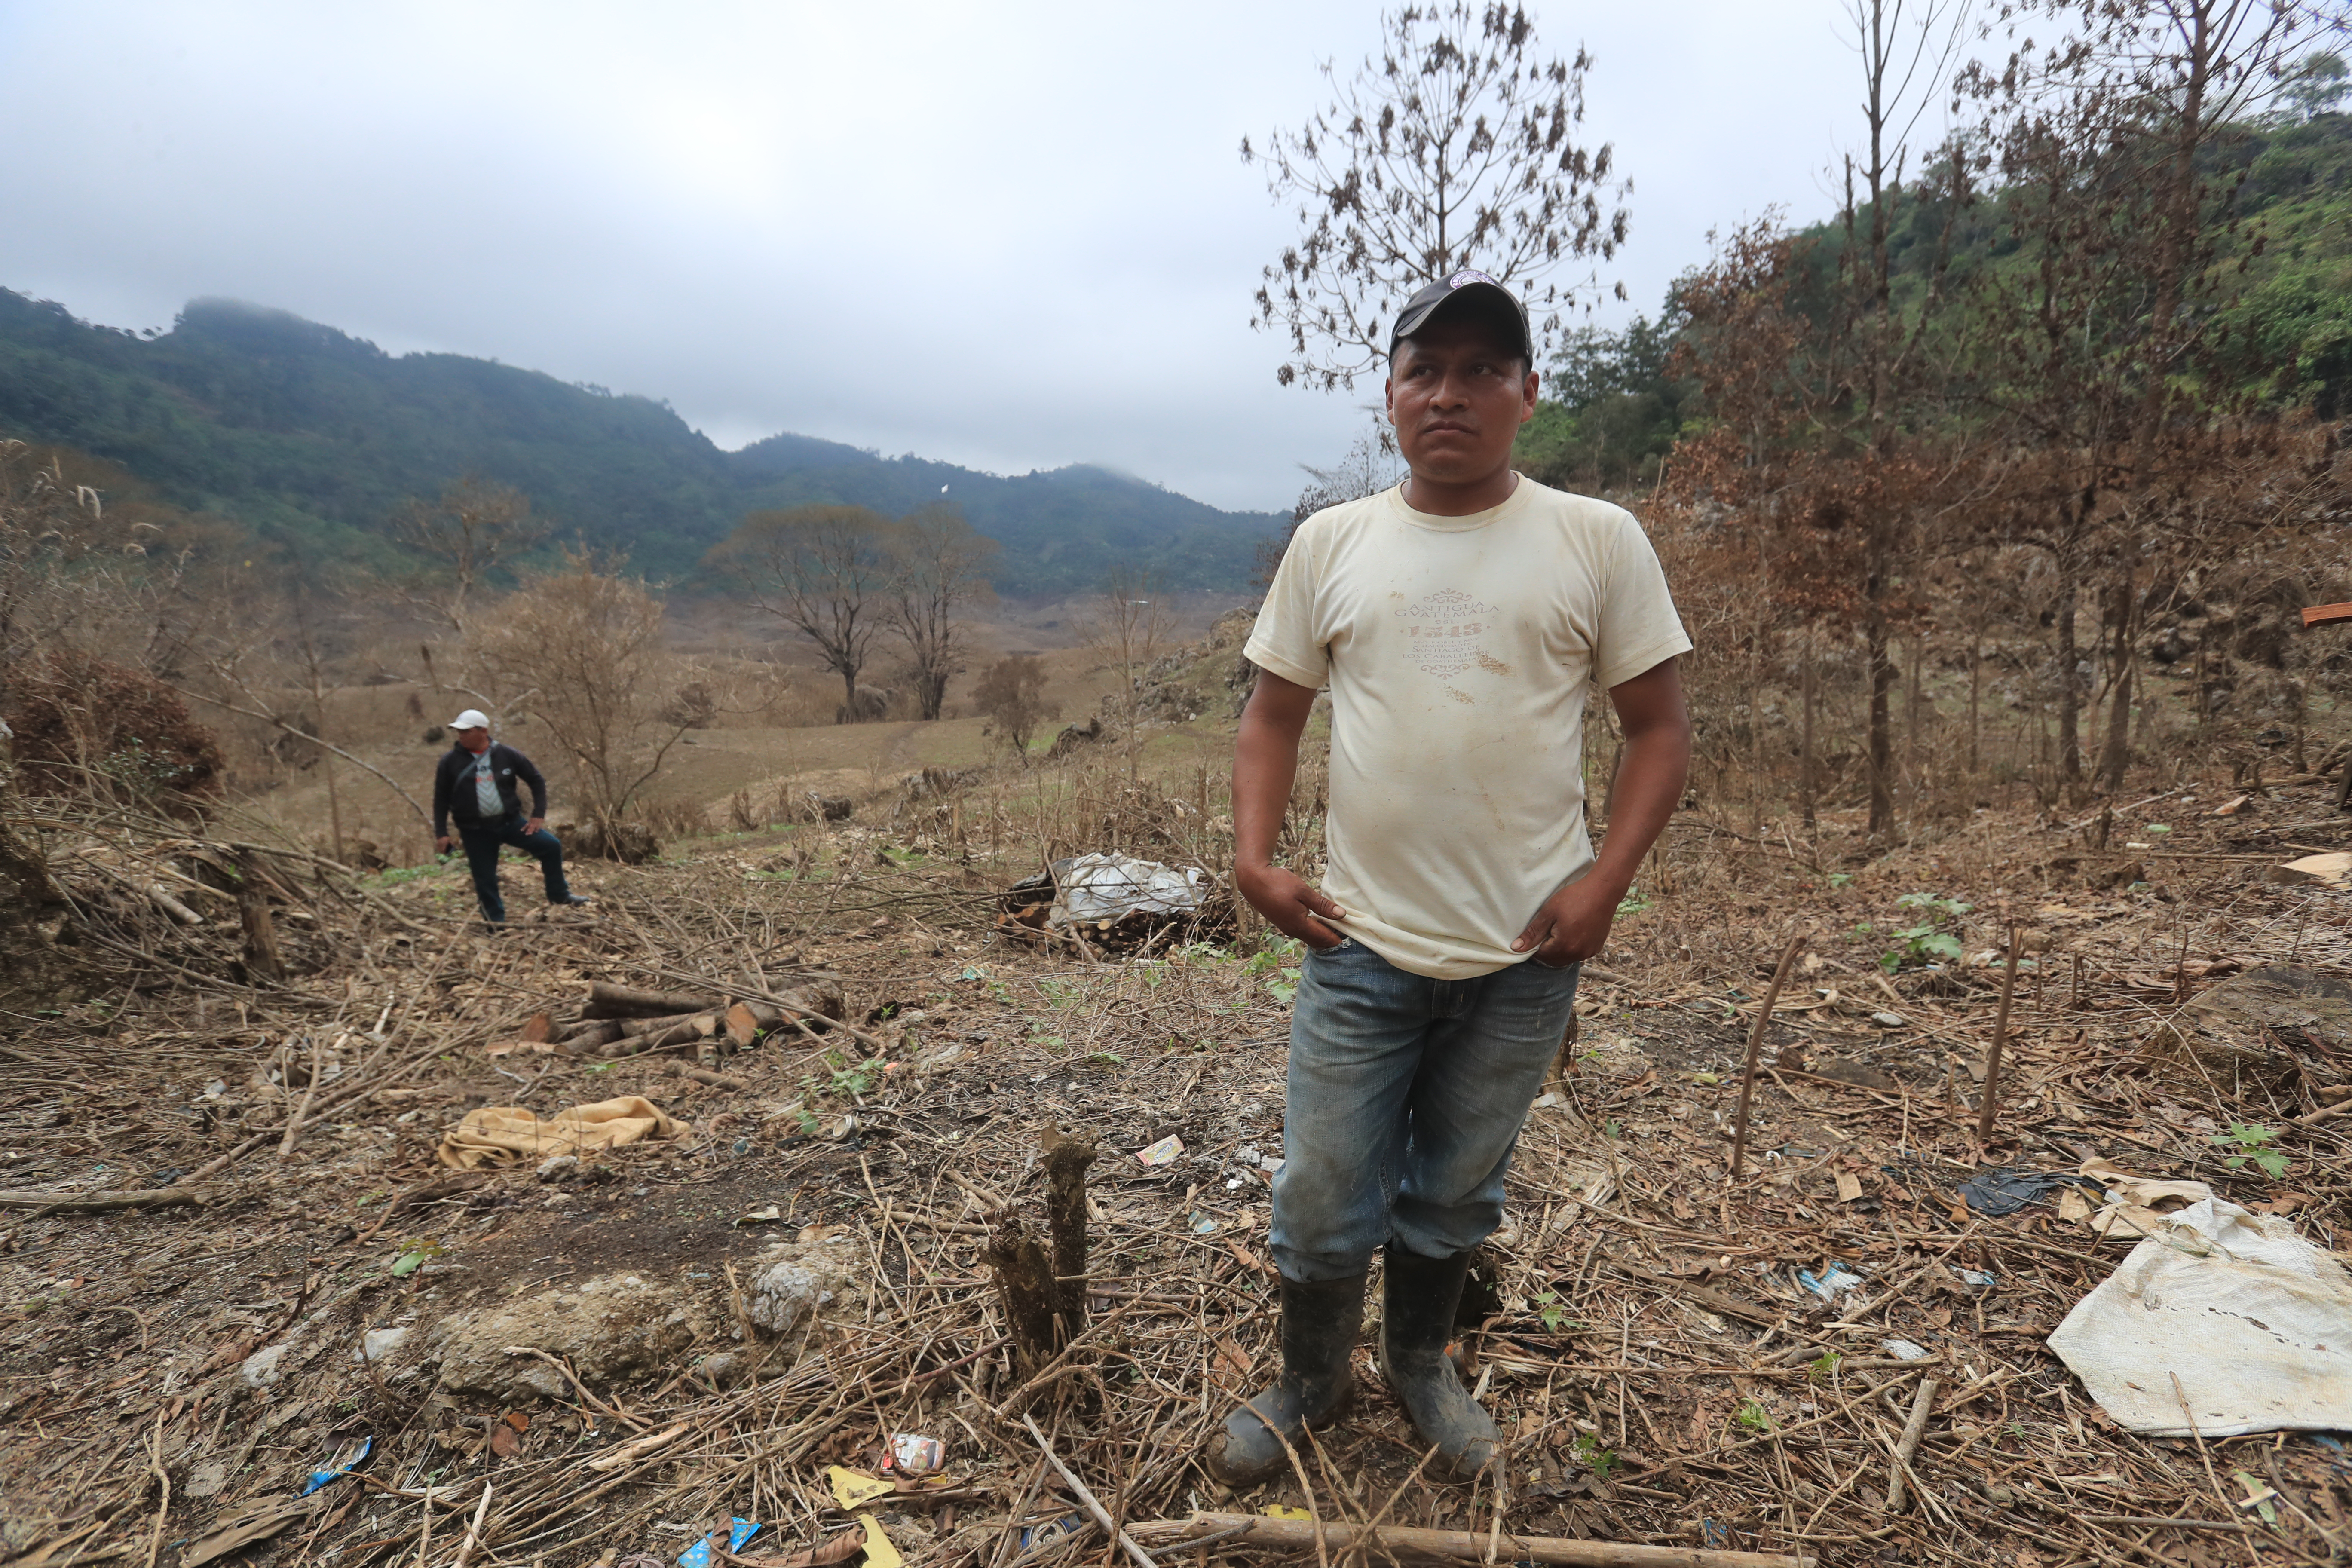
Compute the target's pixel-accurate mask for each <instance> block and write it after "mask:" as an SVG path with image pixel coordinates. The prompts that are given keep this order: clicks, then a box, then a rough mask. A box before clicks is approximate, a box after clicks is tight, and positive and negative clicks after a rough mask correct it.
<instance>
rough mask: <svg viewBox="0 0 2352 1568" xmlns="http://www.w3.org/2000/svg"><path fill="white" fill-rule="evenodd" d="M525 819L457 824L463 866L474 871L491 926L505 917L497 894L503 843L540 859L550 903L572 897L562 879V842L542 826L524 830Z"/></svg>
mask: <svg viewBox="0 0 2352 1568" xmlns="http://www.w3.org/2000/svg"><path fill="white" fill-rule="evenodd" d="M527 820H529V819H528V818H525V817H520V816H509V817H508V818H507V819H506V820H505V821H503V822H497V823H485V824H483V825H482V826H478V827H471V826H467V825H466V824H465V823H462V822H461V823H459V824H457V837H458V838H459V840H460V841H461V842H463V843H464V844H465V846H466V865H467V868H469V869H471V870H472V872H473V873H474V896H475V897H476V898H478V899H479V900H482V918H483V919H484V920H486V921H489V922H490V923H491V924H492V925H504V924H506V920H507V906H506V900H503V899H501V898H499V848H500V847H503V846H506V845H509V844H511V845H512V846H514V847H516V848H517V849H520V850H521V851H522V852H523V853H524V854H526V855H529V856H530V857H531V858H534V859H536V860H537V861H538V862H539V868H540V870H541V872H543V873H544V874H545V875H546V878H547V901H548V902H549V903H551V904H560V903H562V902H563V901H564V900H567V899H569V898H570V897H571V896H572V889H571V887H570V885H569V884H567V883H566V882H565V881H564V879H563V841H562V839H560V838H558V837H555V835H554V834H552V833H550V832H549V831H548V830H547V829H546V828H544V827H542V828H541V829H540V830H539V831H538V832H536V833H525V832H524V831H523V824H524V822H526V821H527Z"/></svg>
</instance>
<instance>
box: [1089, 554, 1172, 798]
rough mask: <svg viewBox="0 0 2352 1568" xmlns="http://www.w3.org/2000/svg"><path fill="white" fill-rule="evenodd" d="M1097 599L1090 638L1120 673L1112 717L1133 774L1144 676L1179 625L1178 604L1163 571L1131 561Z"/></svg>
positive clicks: (1115, 569) (1116, 571) (1116, 572)
mask: <svg viewBox="0 0 2352 1568" xmlns="http://www.w3.org/2000/svg"><path fill="white" fill-rule="evenodd" d="M1096 602H1097V605H1099V606H1100V610H1099V614H1098V618H1097V620H1095V621H1094V622H1093V623H1092V624H1091V625H1090V626H1088V628H1087V640H1088V641H1089V642H1090V643H1091V644H1092V645H1093V646H1094V647H1096V648H1097V650H1099V651H1100V652H1101V653H1102V654H1104V655H1105V656H1106V658H1107V662H1108V664H1109V666H1110V668H1111V669H1112V670H1113V671H1115V672H1116V673H1117V675H1118V689H1117V690H1116V691H1114V692H1113V693H1112V694H1111V699H1110V709H1111V716H1112V717H1113V718H1114V719H1116V720H1117V721H1118V726H1119V739H1120V743H1121V745H1122V747H1123V748H1124V749H1125V751H1126V752H1127V772H1128V776H1129V777H1130V778H1132V777H1133V776H1134V775H1135V763H1136V753H1137V752H1138V751H1139V740H1140V736H1141V733H1142V726H1143V695H1144V694H1143V679H1144V677H1145V675H1146V674H1147V673H1149V672H1150V668H1151V666H1152V664H1153V662H1154V661H1155V660H1157V659H1158V658H1159V657H1160V650H1161V649H1162V648H1163V647H1165V646H1166V645H1167V642H1168V638H1169V637H1170V635H1171V633H1173V632H1174V631H1175V629H1176V615H1175V605H1174V604H1173V602H1172V601H1171V599H1170V597H1169V595H1168V593H1167V585H1166V584H1163V583H1162V582H1161V581H1160V575H1159V574H1157V573H1155V572H1151V571H1149V570H1147V569H1145V568H1143V567H1140V566H1131V565H1129V566H1114V567H1112V568H1111V572H1110V575H1109V576H1108V577H1107V578H1105V579H1104V581H1103V586H1102V592H1101V594H1100V595H1099V596H1098V597H1097V601H1096Z"/></svg>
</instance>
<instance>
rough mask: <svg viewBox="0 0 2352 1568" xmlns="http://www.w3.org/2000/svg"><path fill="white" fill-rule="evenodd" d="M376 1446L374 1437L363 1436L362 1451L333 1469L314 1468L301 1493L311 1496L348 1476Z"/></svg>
mask: <svg viewBox="0 0 2352 1568" xmlns="http://www.w3.org/2000/svg"><path fill="white" fill-rule="evenodd" d="M374 1447H375V1439H374V1438H373V1437H362V1438H361V1439H360V1451H359V1452H358V1453H356V1454H353V1455H352V1457H351V1458H348V1459H346V1460H344V1461H343V1462H342V1463H341V1465H339V1466H337V1467H335V1468H332V1469H325V1470H312V1471H311V1472H310V1479H309V1480H308V1481H307V1482H305V1483H304V1484H303V1487H302V1494H301V1495H302V1496H304V1497H309V1496H310V1494H311V1493H312V1492H314V1491H317V1490H318V1489H320V1487H323V1486H325V1485H326V1484H327V1483H328V1482H330V1481H340V1480H341V1479H343V1478H344V1477H345V1476H348V1475H350V1474H351V1473H352V1471H353V1470H356V1469H358V1468H360V1461H361V1460H362V1459H364V1458H367V1457H368V1455H369V1453H370V1452H371V1451H373V1449H374Z"/></svg>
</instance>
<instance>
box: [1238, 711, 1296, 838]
mask: <svg viewBox="0 0 2352 1568" xmlns="http://www.w3.org/2000/svg"><path fill="white" fill-rule="evenodd" d="M1297 777H1298V737H1297V735H1291V734H1285V733H1284V732H1283V731H1281V730H1280V729H1279V728H1278V727H1276V726H1275V725H1272V724H1268V723H1265V722H1262V721H1258V722H1253V721H1252V720H1251V719H1250V718H1249V717H1248V716H1247V715H1244V718H1243V720H1242V727H1241V733H1240V734H1239V735H1237V736H1236V737H1234V864H1235V865H1239V866H1253V867H1255V866H1270V865H1272V864H1273V863H1274V847H1275V842H1276V840H1277V839H1278V838H1280V837H1281V836H1282V817H1283V812H1284V809H1285V808H1286V807H1287V806H1288V805H1289V804H1290V786H1291V785H1292V784H1294V783H1295V782H1296V781H1297Z"/></svg>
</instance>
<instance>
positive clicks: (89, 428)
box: [0, 289, 1276, 595]
mask: <svg viewBox="0 0 2352 1568" xmlns="http://www.w3.org/2000/svg"><path fill="white" fill-rule="evenodd" d="M0 437H17V438H20V439H25V440H30V441H34V442H37V443H43V444H49V445H56V446H61V447H73V448H76V449H78V450H80V451H83V452H87V453H89V454H91V455H92V456H95V457H98V458H104V459H106V460H107V461H109V462H111V463H114V464H117V465H119V466H121V468H124V469H126V470H128V471H129V472H130V473H131V475H133V476H135V477H136V478H137V479H140V480H142V481H143V482H144V483H145V484H147V485H149V486H152V487H153V489H154V491H155V492H156V493H157V495H158V496H159V497H160V498H161V499H163V500H168V501H170V502H171V503H173V504H174V505H177V506H180V507H183V508H186V509H189V510H204V511H211V512H215V513H218V514H221V515H224V516H226V517H228V518H230V519H233V520H235V521H237V522H240V523H242V524H244V525H245V526H246V527H247V528H248V529H250V530H252V531H254V532H255V533H256V534H257V535H258V536H259V537H260V538H261V539H262V540H263V541H265V542H267V543H268V544H269V545H272V546H275V547H276V548H277V549H278V551H280V552H283V553H284V554H285V555H286V556H287V557H289V559H290V560H291V561H292V562H293V563H297V564H301V563H316V562H320V561H323V560H327V559H331V558H339V557H341V558H348V557H353V556H357V557H362V558H365V557H367V556H370V555H373V554H376V553H379V552H387V551H389V550H390V548H391V547H390V545H389V543H388V542H387V536H386V534H385V531H384V529H385V524H386V521H387V520H388V519H389V518H390V517H391V516H392V515H393V514H394V512H395V511H396V510H398V509H399V508H400V507H401V506H402V505H403V504H404V502H405V501H406V500H408V499H409V498H411V497H422V496H430V495H433V494H435V493H436V492H437V491H438V490H440V489H441V488H442V487H443V486H444V485H445V484H446V483H447V482H449V481H450V480H452V479H457V477H459V476H460V475H463V474H466V473H469V472H474V473H479V474H481V475H482V476H484V477H485V478H488V479H493V480H497V481H499V482H502V483H505V484H509V485H512V486H514V487H515V488H516V489H520V490H521V491H522V492H523V493H524V494H526V495H527V496H529V497H530V500H531V502H532V504H533V506H534V508H535V509H536V510H537V511H538V512H539V513H540V514H541V516H542V517H543V518H545V519H547V520H548V521H551V522H552V523H553V524H554V525H555V528H556V530H557V531H558V534H559V536H560V537H569V536H571V535H572V534H574V533H576V534H578V535H579V536H580V537H582V538H584V539H585V540H587V541H588V542H591V543H594V544H599V545H604V546H608V547H616V548H620V549H624V550H625V551H626V552H628V554H629V555H630V557H631V559H632V561H633V563H634V564H635V566H636V568H637V569H638V570H639V571H642V572H645V573H647V574H652V575H654V576H657V577H664V576H666V577H672V578H686V577H688V576H689V575H690V574H692V573H693V572H694V571H695V570H696V568H697V565H698V563H699V562H700V560H701V558H702V555H703V552H705V551H706V550H707V549H708V548H709V546H710V545H711V544H712V543H714V542H717V541H718V540H719V539H720V538H722V537H724V536H725V535H726V533H727V532H728V531H729V530H730V529H731V528H732V527H733V526H734V524H735V523H736V521H738V520H739V519H740V518H741V517H742V516H743V514H744V513H746V512H748V511H754V510H761V509H765V508H773V507H782V506H791V505H794V504H796V503H799V502H802V501H839V502H848V503H854V504H857V505H863V506H870V507H873V508H875V509H876V510H880V511H884V512H887V513H892V514H898V513H903V512H905V511H908V510H912V509H913V508H915V507H916V506H918V505H921V504H925V503H928V502H936V501H939V500H941V499H942V495H941V487H942V486H945V487H947V489H946V494H945V498H944V499H946V500H950V501H953V502H955V503H957V504H959V505H961V508H962V509H963V511H964V514H965V516H966V517H967V518H968V519H969V520H970V521H971V523H972V524H973V526H974V527H976V528H978V529H979V530H980V531H982V533H985V534H987V535H989V536H990V537H992V538H993V539H995V540H997V541H998V542H1000V543H1001V544H1002V545H1003V552H1002V553H1001V554H1000V555H999V556H998V558H997V569H996V585H997V587H998V589H999V590H1000V591H1002V592H1004V593H1008V594H1014V595H1039V594H1056V593H1066V592H1070V591H1074V590H1079V589H1084V588H1089V587H1092V586H1093V585H1095V584H1097V582H1099V581H1100V579H1101V578H1102V576H1103V574H1104V573H1105V572H1106V571H1107V570H1108V569H1109V568H1110V567H1111V566H1112V565H1113V564H1115V563H1129V564H1136V565H1141V566H1145V567H1149V568H1150V569H1152V570H1154V571H1156V572H1158V573H1160V574H1162V576H1163V577H1164V578H1165V579H1166V580H1168V581H1169V582H1170V584H1171V586H1175V587H1183V588H1203V589H1231V588H1238V587H1242V586H1244V585H1245V584H1247V582H1248V580H1249V576H1250V573H1251V571H1252V568H1253V565H1254V563H1255V551H1256V548H1257V544H1258V542H1259V541H1260V540H1261V539H1263V538H1264V537H1265V534H1266V532H1267V531H1268V530H1269V529H1270V528H1271V527H1272V526H1273V525H1274V523H1275V521H1276V520H1275V519H1274V518H1273V517H1271V516H1266V515H1260V514H1253V513H1236V512H1224V511H1219V510H1216V509H1215V508H1213V507H1209V506H1205V505H1202V503H1200V502H1198V501H1195V500H1189V499H1188V498H1186V497H1183V496H1180V495H1175V494H1172V493H1171V492H1169V491H1167V490H1164V489H1160V488H1158V487H1157V486H1154V485H1150V484H1147V483H1145V482H1143V481H1141V480H1139V479H1130V478H1128V477H1126V476H1123V475H1119V474H1115V473H1111V472H1109V471H1108V470H1105V469H1101V468H1088V467H1084V466H1079V467H1072V468H1060V469H1055V470H1054V471H1052V472H1045V473H1033V474H1025V475H1021V476H1017V477H1013V478H1004V477H1000V476H997V475H993V474H983V473H977V472H974V471H972V470H970V469H966V468H957V467H955V466H953V465H951V464H946V463H933V462H926V461H924V460H922V459H919V458H881V457H879V456H877V455H876V454H874V453H871V452H866V451H862V450H860V449H858V448H856V447H847V446H844V445H841V444H839V443H836V442H831V441H820V440H815V439H812V438H810V437H801V436H777V437H772V438H770V439H768V440H765V441H761V442H759V443H757V444H755V445H753V446H751V447H747V448H745V449H744V450H742V451H740V452H732V453H730V452H723V451H721V450H719V448H718V447H715V446H713V445H712V444H711V443H710V442H709V440H708V439H707V438H705V437H703V436H702V435H701V434H700V433H699V432H698V431H696V430H694V429H692V428H691V427H689V426H688V425H687V424H686V422H685V421H684V420H682V419H680V418H679V417H678V416H677V415H676V414H675V413H673V412H672V411H671V410H670V408H669V407H668V405H667V404H664V403H658V402H655V401H653V400H651V399H648V398H645V397H637V396H628V395H621V396H616V395H613V394H611V393H608V392H606V391H605V390H604V389H603V388H601V387H593V386H573V385H570V384H565V383H563V382H560V381H558V380H556V379H555V378H554V377H552V376H549V375H545V374H540V373H538V372H535V371H528V370H521V369H518V368H516V367H514V366H511V365H503V364H499V363H496V362H494V361H488V360H478V359H471V358H467V357H466V356H464V355H460V354H442V353H420V354H403V355H394V354H387V353H384V352H383V351H382V350H380V349H378V348H377V347H376V346H375V345H374V344H373V343H369V342H363V341H362V340H360V339H356V338H352V337H350V336H348V335H346V334H344V333H342V332H340V331H335V330H334V329H333V328H331V327H325V326H320V325H318V324H316V323H314V322H310V321H303V320H301V319H300V318H299V317H296V316H292V315H289V314H287V313H285V312H283V311H278V310H259V309H256V308H254V307H251V306H247V305H240V304H236V303H231V302H226V301H220V300H198V301H194V302H193V303H191V304H190V305H189V306H188V308H187V309H186V310H184V312H182V314H181V316H180V318H179V319H178V321H176V322H175V323H174V324H173V329H172V331H168V332H163V333H159V334H155V335H153V336H146V335H142V334H136V333H131V332H125V331H115V330H112V329H110V328H106V327H100V326H94V325H91V324H89V323H87V322H84V321H77V320H75V319H74V318H73V317H72V316H71V315H70V314H68V312H67V311H66V310H64V309H63V308H62V307H59V306H57V305H53V304H49V303H47V302H45V301H39V300H30V299H27V298H26V297H25V296H23V295H20V294H15V293H11V292H8V291H6V290H5V289H0Z"/></svg>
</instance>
